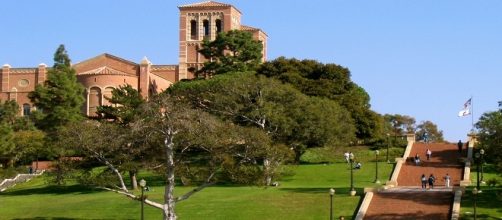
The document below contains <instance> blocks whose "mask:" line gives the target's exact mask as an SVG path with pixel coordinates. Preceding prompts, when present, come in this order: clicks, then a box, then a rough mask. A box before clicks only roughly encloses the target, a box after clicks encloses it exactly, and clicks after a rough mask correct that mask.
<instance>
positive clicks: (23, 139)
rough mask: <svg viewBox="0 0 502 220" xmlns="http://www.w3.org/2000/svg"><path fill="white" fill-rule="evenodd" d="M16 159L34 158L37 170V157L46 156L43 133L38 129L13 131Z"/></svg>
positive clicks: (31, 159) (26, 160) (26, 159)
mask: <svg viewBox="0 0 502 220" xmlns="http://www.w3.org/2000/svg"><path fill="white" fill-rule="evenodd" d="M13 141H14V144H15V145H16V152H17V154H18V158H17V159H18V160H24V161H25V162H30V163H31V161H33V160H35V167H34V168H35V170H38V158H40V157H41V156H47V154H48V153H47V149H46V147H45V145H44V143H45V133H44V132H42V131H40V130H22V131H17V132H15V133H14V138H13Z"/></svg>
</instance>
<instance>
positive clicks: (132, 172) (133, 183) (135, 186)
mask: <svg viewBox="0 0 502 220" xmlns="http://www.w3.org/2000/svg"><path fill="white" fill-rule="evenodd" d="M136 173H137V172H136V170H129V178H130V179H131V186H132V189H133V190H136V189H138V181H137V179H136Z"/></svg>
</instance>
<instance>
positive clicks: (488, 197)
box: [460, 165, 502, 219]
mask: <svg viewBox="0 0 502 220" xmlns="http://www.w3.org/2000/svg"><path fill="white" fill-rule="evenodd" d="M483 176H484V180H485V181H487V180H489V179H495V178H496V179H498V180H499V183H500V184H502V178H501V177H500V174H498V173H497V172H496V171H495V169H494V167H493V166H492V165H486V166H485V169H484V175H483ZM476 177H477V173H476V167H475V166H474V167H473V169H471V180H472V185H471V187H469V188H468V190H466V192H465V194H464V195H463V196H462V204H461V209H460V212H461V219H474V216H473V214H474V195H473V194H472V189H473V188H474V187H476ZM480 188H481V190H482V191H483V192H482V193H480V194H478V196H477V205H476V207H477V208H476V212H477V216H478V218H479V219H502V185H498V187H489V186H487V185H486V184H480Z"/></svg>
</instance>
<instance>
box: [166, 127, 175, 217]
mask: <svg viewBox="0 0 502 220" xmlns="http://www.w3.org/2000/svg"><path fill="white" fill-rule="evenodd" d="M173 136H174V134H173V132H172V131H169V132H168V134H167V135H166V137H165V139H164V147H165V150H166V168H167V169H166V177H167V184H166V187H165V192H164V207H163V213H164V220H176V213H175V212H174V206H175V201H174V143H173Z"/></svg>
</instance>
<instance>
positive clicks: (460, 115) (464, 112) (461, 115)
mask: <svg viewBox="0 0 502 220" xmlns="http://www.w3.org/2000/svg"><path fill="white" fill-rule="evenodd" d="M470 114H471V111H469V109H468V108H465V109H462V110H461V111H460V112H458V117H464V116H467V115H470Z"/></svg>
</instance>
